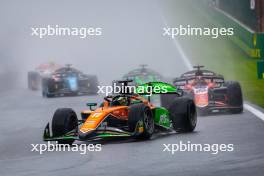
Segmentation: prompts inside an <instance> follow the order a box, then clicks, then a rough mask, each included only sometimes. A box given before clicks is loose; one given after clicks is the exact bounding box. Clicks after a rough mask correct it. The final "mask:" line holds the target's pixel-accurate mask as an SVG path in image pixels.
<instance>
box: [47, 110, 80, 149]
mask: <svg viewBox="0 0 264 176" xmlns="http://www.w3.org/2000/svg"><path fill="white" fill-rule="evenodd" d="M77 130H78V119H77V115H76V113H75V112H74V111H73V110H72V109H70V108H60V109H57V110H56V112H55V114H54V116H53V118H52V134H53V137H61V136H63V135H65V134H67V133H69V132H71V131H73V132H77ZM73 142H74V139H60V140H58V143H59V144H70V145H71V144H72V143H73Z"/></svg>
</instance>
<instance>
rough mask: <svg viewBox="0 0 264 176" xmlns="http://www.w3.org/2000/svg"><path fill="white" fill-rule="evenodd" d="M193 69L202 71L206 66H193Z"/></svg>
mask: <svg viewBox="0 0 264 176" xmlns="http://www.w3.org/2000/svg"><path fill="white" fill-rule="evenodd" d="M193 68H195V69H197V70H198V71H200V70H201V68H204V66H203V65H195V66H193Z"/></svg>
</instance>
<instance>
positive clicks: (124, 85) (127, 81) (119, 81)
mask: <svg viewBox="0 0 264 176" xmlns="http://www.w3.org/2000/svg"><path fill="white" fill-rule="evenodd" d="M115 82H117V83H118V84H121V89H122V90H126V91H127V88H128V83H130V82H133V80H131V79H126V80H117V81H115ZM132 93H133V92H127V94H132Z"/></svg>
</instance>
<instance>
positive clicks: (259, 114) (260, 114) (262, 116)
mask: <svg viewBox="0 0 264 176" xmlns="http://www.w3.org/2000/svg"><path fill="white" fill-rule="evenodd" d="M244 108H245V109H246V110H248V111H250V112H251V113H252V114H254V115H255V116H257V117H258V118H260V119H261V120H263V121H264V113H263V112H261V111H260V110H258V109H256V108H254V107H253V106H250V105H249V104H247V103H244Z"/></svg>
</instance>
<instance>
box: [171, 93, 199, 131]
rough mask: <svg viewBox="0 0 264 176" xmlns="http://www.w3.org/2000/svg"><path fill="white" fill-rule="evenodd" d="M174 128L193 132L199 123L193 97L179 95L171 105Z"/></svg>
mask: <svg viewBox="0 0 264 176" xmlns="http://www.w3.org/2000/svg"><path fill="white" fill-rule="evenodd" d="M168 110H169V112H170V117H171V120H172V124H173V128H174V130H175V131H177V132H192V131H193V130H194V129H195V127H196V123H197V113H196V108H195V104H194V102H193V100H192V99H190V98H187V97H179V98H176V99H174V101H173V103H172V104H171V105H170V107H169V109H168Z"/></svg>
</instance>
